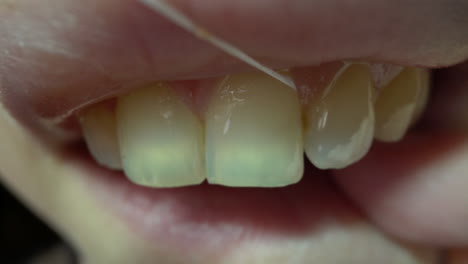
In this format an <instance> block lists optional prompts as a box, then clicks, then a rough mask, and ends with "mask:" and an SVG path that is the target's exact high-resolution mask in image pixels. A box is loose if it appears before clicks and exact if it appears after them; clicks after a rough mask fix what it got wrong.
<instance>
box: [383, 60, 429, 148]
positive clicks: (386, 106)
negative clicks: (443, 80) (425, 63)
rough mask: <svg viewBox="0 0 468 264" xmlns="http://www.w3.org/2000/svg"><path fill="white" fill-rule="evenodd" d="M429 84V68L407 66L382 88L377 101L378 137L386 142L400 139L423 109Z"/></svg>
mask: <svg viewBox="0 0 468 264" xmlns="http://www.w3.org/2000/svg"><path fill="white" fill-rule="evenodd" d="M428 86H429V82H428V72H427V71H426V70H423V69H417V68H406V69H405V70H403V72H401V73H400V75H398V76H397V77H396V78H395V79H394V80H393V81H392V82H391V83H390V84H389V85H387V86H386V87H384V88H383V89H382V90H380V92H379V95H378V97H377V101H376V104H375V114H376V127H375V137H376V138H377V139H379V140H381V141H386V142H394V141H398V140H400V139H401V138H402V137H403V136H404V135H405V133H406V131H407V130H408V128H409V126H410V125H411V123H412V122H413V120H414V119H415V118H417V116H419V115H420V113H421V112H422V110H423V109H424V105H425V102H426V100H427V92H428Z"/></svg>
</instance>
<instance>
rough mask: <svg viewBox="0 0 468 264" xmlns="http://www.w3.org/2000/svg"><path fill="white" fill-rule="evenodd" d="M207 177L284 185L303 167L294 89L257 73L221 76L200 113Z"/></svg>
mask: <svg viewBox="0 0 468 264" xmlns="http://www.w3.org/2000/svg"><path fill="white" fill-rule="evenodd" d="M205 141H206V162H207V180H208V181H209V182H210V183H216V184H222V185H228V186H262V187H273V186H284V185H288V184H292V183H295V182H297V181H299V179H300V178H301V176H302V172H303V146H302V133H301V113H300V105H299V100H298V96H297V94H296V92H294V91H293V90H292V89H291V88H289V87H288V86H286V85H284V84H283V83H281V82H278V81H277V80H275V79H273V78H271V77H269V76H267V75H265V74H263V73H248V74H240V75H233V76H228V77H226V78H225V79H224V80H223V81H222V82H221V83H220V84H219V86H218V87H217V90H216V91H215V93H214V95H213V97H212V100H211V102H210V105H209V107H208V110H207V113H206V137H205Z"/></svg>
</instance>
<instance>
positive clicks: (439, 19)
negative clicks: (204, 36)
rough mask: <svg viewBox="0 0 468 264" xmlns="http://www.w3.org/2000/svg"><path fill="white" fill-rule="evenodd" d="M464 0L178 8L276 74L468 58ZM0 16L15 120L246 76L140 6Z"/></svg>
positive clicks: (31, 4)
mask: <svg viewBox="0 0 468 264" xmlns="http://www.w3.org/2000/svg"><path fill="white" fill-rule="evenodd" d="M53 2H57V5H54V3H53ZM58 2H60V4H58ZM399 2H405V1H399ZM453 2H455V1H432V2H430V3H428V4H427V5H425V6H419V5H418V6H417V8H419V9H421V8H424V11H425V12H415V9H414V8H416V7H412V6H411V5H408V6H405V7H404V8H402V6H401V5H402V4H404V3H396V2H393V1H390V2H389V1H371V0H369V1H364V3H363V4H359V5H357V4H356V5H347V6H345V7H344V6H343V3H342V1H338V0H333V1H329V0H323V1H322V0H317V1H310V2H307V5H310V6H308V7H303V6H301V3H302V5H304V3H303V1H290V2H288V4H287V5H284V8H279V7H281V5H282V4H284V3H282V1H273V2H271V3H270V4H269V5H268V6H267V7H264V8H254V7H253V6H249V7H246V6H244V5H242V3H243V1H240V2H237V1H217V2H216V1H207V4H206V5H204V4H199V5H191V4H192V3H191V1H189V0H184V1H177V8H179V9H180V10H182V12H184V13H186V14H187V15H188V16H190V17H192V18H193V19H194V20H195V21H197V22H199V23H200V24H202V25H203V26H205V27H206V28H208V29H210V31H212V32H214V33H215V34H217V35H220V36H221V37H222V38H224V39H226V40H228V41H229V42H232V43H234V44H235V45H236V46H238V47H240V48H242V49H243V50H244V51H246V52H247V53H248V54H249V55H251V56H253V57H255V58H257V59H259V60H260V61H262V62H264V63H266V64H268V65H269V66H272V67H290V66H298V65H311V64H318V63H322V62H327V61H333V60H346V59H362V60H368V61H380V62H390V63H395V64H401V65H419V66H425V67H436V66H442V65H444V66H446V65H453V64H456V63H458V62H461V61H463V60H464V59H465V58H466V57H467V55H468V45H466V44H465V43H468V36H467V34H466V33H464V32H465V29H466V27H465V26H464V25H463V23H460V22H456V21H462V22H463V21H466V20H456V19H449V18H450V17H453V16H454V15H453V14H451V13H450V12H451V11H453V8H456V7H457V5H454V3H453ZM441 5H442V8H441ZM465 6H466V5H465ZM465 6H461V7H459V8H466V7H465ZM419 9H418V10H419ZM5 10H7V11H8V10H10V11H11V12H3V11H5ZM303 10H307V12H308V13H306V14H304V11H303ZM0 13H1V14H2V20H3V22H2V23H1V24H0V35H1V36H2V38H0V47H1V50H2V51H3V52H2V53H0V92H1V93H2V97H3V102H4V104H5V105H6V107H7V108H8V109H10V111H12V112H13V114H15V112H16V113H20V112H21V113H23V115H27V116H31V117H32V118H56V117H60V116H64V115H66V114H67V113H70V111H72V110H74V109H77V108H79V107H80V106H83V105H85V104H88V103H90V102H93V101H95V100H97V99H100V98H103V97H107V96H109V97H110V96H113V95H116V94H117V93H120V92H122V91H124V90H128V89H132V88H135V87H138V86H141V85H143V84H146V83H149V82H154V81H157V80H168V79H198V78H205V77H210V76H216V75H221V74H226V73H229V72H232V71H238V70H242V69H244V68H246V67H247V66H246V65H245V64H244V63H243V62H240V61H237V60H236V59H234V58H232V57H230V56H229V55H227V54H224V53H222V52H221V51H219V50H218V49H216V48H215V47H212V46H211V45H210V44H208V43H206V42H204V41H201V40H199V39H196V38H195V37H194V36H193V35H191V34H190V33H187V32H185V31H184V30H182V29H180V28H178V27H177V26H175V25H174V24H172V23H171V22H170V21H167V20H166V19H165V18H163V17H161V16H160V15H158V14H156V13H154V12H153V11H152V10H149V9H148V8H147V7H145V6H144V5H142V4H141V3H139V2H137V1H131V0H123V1H119V2H115V1H112V0H102V1H97V2H94V1H93V3H87V2H85V3H81V4H79V5H77V4H76V2H75V1H73V0H51V1H50V3H49V4H47V5H41V4H37V3H35V1H22V2H15V3H13V4H11V5H9V6H7V5H5V6H1V7H0ZM458 13H460V12H458ZM428 17H430V20H428ZM285 21H287V22H285ZM351 21H352V23H350V22H351ZM454 21H455V22H454ZM465 24H466V23H465ZM436 25H437V26H436ZM428 40H430V41H428ZM444 47H447V48H446V49H445V48H444ZM17 108H18V109H17Z"/></svg>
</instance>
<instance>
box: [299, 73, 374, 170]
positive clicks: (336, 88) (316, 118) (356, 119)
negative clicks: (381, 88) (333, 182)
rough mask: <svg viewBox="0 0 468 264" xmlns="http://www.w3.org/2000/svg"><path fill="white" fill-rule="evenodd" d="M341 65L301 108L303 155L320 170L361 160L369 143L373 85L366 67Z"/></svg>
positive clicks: (372, 129) (335, 167) (372, 114)
mask: <svg viewBox="0 0 468 264" xmlns="http://www.w3.org/2000/svg"><path fill="white" fill-rule="evenodd" d="M345 67H347V68H344V69H343V70H341V71H339V72H338V73H337V76H335V79H334V80H333V81H332V82H331V83H330V84H329V86H328V87H327V88H326V89H325V90H324V91H322V92H321V94H314V96H312V98H310V99H309V101H308V104H307V105H306V107H305V109H304V112H305V138H304V140H305V150H306V154H307V157H308V158H309V159H310V161H311V162H312V163H313V164H314V165H315V166H316V167H318V168H321V169H339V168H343V167H346V166H348V165H350V164H352V163H354V162H356V161H358V160H359V159H361V158H362V157H363V156H364V155H365V154H366V153H367V152H368V150H369V148H370V146H371V144H372V139H373V135H374V122H375V118H374V110H373V96H374V95H373V93H374V87H373V81H372V76H371V74H370V70H369V67H368V66H366V65H362V64H355V65H348V66H345Z"/></svg>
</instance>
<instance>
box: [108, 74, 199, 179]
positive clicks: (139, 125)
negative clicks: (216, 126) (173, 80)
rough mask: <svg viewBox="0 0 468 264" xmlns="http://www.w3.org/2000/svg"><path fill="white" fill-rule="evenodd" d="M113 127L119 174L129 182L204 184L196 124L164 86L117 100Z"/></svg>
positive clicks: (166, 86) (167, 87)
mask: <svg viewBox="0 0 468 264" xmlns="http://www.w3.org/2000/svg"><path fill="white" fill-rule="evenodd" d="M117 127H118V130H117V131H118V137H119V143H120V151H121V153H122V161H123V167H124V171H125V173H126V175H127V176H128V177H129V178H130V180H132V181H133V182H135V183H137V184H140V185H146V186H152V187H176V186H184V185H193V184H199V183H201V182H202V181H203V180H204V164H203V157H204V154H203V145H202V144H203V137H202V126H201V123H200V121H199V120H198V119H197V117H196V116H195V115H194V114H193V112H192V111H191V110H190V109H189V108H188V107H187V106H186V105H185V104H184V103H183V102H182V101H181V100H180V98H179V97H177V96H176V95H175V92H174V91H173V90H172V89H171V88H170V87H169V86H168V85H166V84H163V83H159V84H157V85H154V86H151V87H148V88H144V89H140V90H138V91H135V92H133V93H131V94H129V95H126V96H122V97H121V98H119V100H118V106H117Z"/></svg>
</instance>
